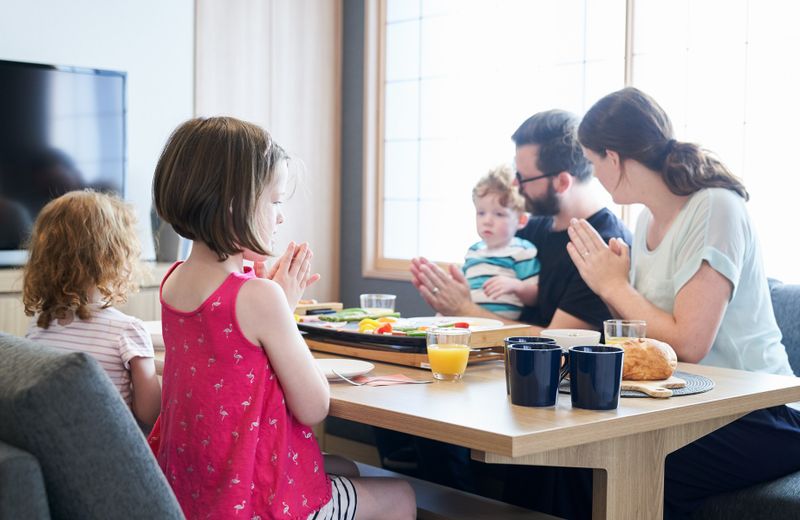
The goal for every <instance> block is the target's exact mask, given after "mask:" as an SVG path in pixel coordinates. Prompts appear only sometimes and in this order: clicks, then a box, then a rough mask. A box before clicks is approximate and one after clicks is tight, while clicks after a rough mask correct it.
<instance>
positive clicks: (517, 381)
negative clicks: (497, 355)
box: [508, 343, 569, 406]
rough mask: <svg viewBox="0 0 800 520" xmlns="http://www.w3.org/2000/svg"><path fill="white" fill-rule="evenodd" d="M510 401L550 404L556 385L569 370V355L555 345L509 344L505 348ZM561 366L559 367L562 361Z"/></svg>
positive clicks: (556, 392) (556, 394)
mask: <svg viewBox="0 0 800 520" xmlns="http://www.w3.org/2000/svg"><path fill="white" fill-rule="evenodd" d="M508 355H509V374H510V386H511V403H512V404H516V405H519V406H553V405H555V404H556V397H557V396H558V384H559V383H560V382H561V380H562V379H563V378H564V377H565V376H566V375H567V372H568V371H569V356H568V354H567V353H566V352H564V351H563V350H561V347H559V346H558V345H556V344H547V343H513V344H511V345H509V347H508ZM564 358H566V361H565V362H564V368H561V364H562V360H564Z"/></svg>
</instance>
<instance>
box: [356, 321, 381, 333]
mask: <svg viewBox="0 0 800 520" xmlns="http://www.w3.org/2000/svg"><path fill="white" fill-rule="evenodd" d="M378 327H380V323H378V324H376V323H364V324H363V325H359V326H358V332H360V333H362V334H364V333H366V332H372V331H374V330H375V329H377V328H378Z"/></svg>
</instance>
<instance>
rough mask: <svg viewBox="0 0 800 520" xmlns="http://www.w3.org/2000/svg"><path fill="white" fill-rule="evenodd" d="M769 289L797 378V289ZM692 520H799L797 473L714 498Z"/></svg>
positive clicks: (799, 341)
mask: <svg viewBox="0 0 800 520" xmlns="http://www.w3.org/2000/svg"><path fill="white" fill-rule="evenodd" d="M769 285H770V291H771V293H772V306H773V308H774V310H775V319H776V320H777V321H778V327H780V329H781V333H782V334H783V344H784V346H786V352H787V354H788V355H789V363H790V364H791V365H792V370H794V373H795V375H797V376H800V285H788V284H784V283H781V282H779V281H777V280H770V281H769ZM694 517H695V518H697V519H706V520H723V519H724V520H731V519H736V518H741V519H747V520H774V519H776V518H800V472H797V473H792V474H790V475H786V476H785V477H782V478H779V479H777V480H773V481H772V482H766V483H764V484H758V485H756V486H752V487H749V488H747V489H743V490H740V491H735V492H732V493H725V494H723V495H719V496H716V497H713V498H711V499H709V500H708V501H706V503H705V504H704V505H703V507H702V508H701V509H700V510H699V511H697V512H696V513H695V515H694Z"/></svg>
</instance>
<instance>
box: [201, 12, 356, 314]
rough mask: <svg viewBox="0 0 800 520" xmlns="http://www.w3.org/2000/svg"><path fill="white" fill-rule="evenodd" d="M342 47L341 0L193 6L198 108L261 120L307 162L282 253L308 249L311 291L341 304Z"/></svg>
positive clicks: (281, 237) (281, 234)
mask: <svg viewBox="0 0 800 520" xmlns="http://www.w3.org/2000/svg"><path fill="white" fill-rule="evenodd" d="M340 48H341V5H340V2H334V1H328V0H325V1H319V0H290V1H287V0H225V1H224V2H223V1H220V0H198V2H197V104H196V107H197V113H198V115H203V116H212V115H222V114H224V115H231V116H235V117H240V118H242V119H246V120H249V121H252V122H254V123H257V124H259V125H261V126H263V127H264V128H266V129H267V130H268V131H269V132H270V133H271V134H272V136H273V137H274V138H275V140H276V141H277V142H278V143H280V145H281V146H283V147H284V148H285V149H286V151H287V152H288V153H289V155H290V156H292V158H293V159H294V161H293V164H296V165H298V166H300V165H302V166H300V167H298V168H297V169H296V170H295V171H296V172H297V173H298V180H299V183H298V187H297V188H298V189H297V191H296V192H295V194H294V196H293V197H291V198H290V199H289V200H287V201H286V205H285V206H284V214H285V216H286V222H285V223H284V224H283V225H282V226H281V227H280V228H279V230H278V244H277V246H276V249H277V253H280V252H282V251H283V250H284V248H285V247H286V244H287V243H288V242H289V241H290V240H295V241H307V242H308V243H309V244H310V245H311V248H312V250H313V251H314V260H313V264H312V268H313V270H314V271H315V272H319V273H320V274H321V275H322V279H321V280H320V281H319V282H318V283H316V284H315V285H313V286H312V287H310V288H309V290H308V291H307V292H306V297H310V298H317V299H319V300H324V301H332V300H333V301H338V300H339V236H340V231H339V199H340V193H339V180H340V175H339V143H340V139H339V134H340V108H339V107H340V98H341V86H340V83H341V79H340V72H339V70H340V63H341V59H340ZM351 232H357V233H360V232H361V231H360V230H356V231H351ZM354 254H356V255H358V254H360V253H359V252H356V253H354Z"/></svg>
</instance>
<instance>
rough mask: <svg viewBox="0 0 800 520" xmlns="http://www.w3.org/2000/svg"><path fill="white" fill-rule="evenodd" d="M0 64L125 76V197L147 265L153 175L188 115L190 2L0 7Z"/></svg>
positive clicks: (14, 0)
mask: <svg viewBox="0 0 800 520" xmlns="http://www.w3.org/2000/svg"><path fill="white" fill-rule="evenodd" d="M0 59H5V60H14V61H29V62H35V63H46V64H58V65H74V66H80V67H89V68H99V69H112V70H120V71H125V72H127V73H128V85H127V87H128V179H127V182H126V184H127V186H126V188H127V189H126V193H127V199H128V200H129V201H131V202H132V203H133V204H134V205H135V206H136V209H137V211H138V213H139V222H140V228H141V231H140V237H141V239H142V246H143V250H144V253H145V257H146V258H153V256H154V253H153V241H152V237H151V232H150V206H151V199H152V197H151V183H152V178H153V170H154V169H155V165H156V161H157V160H158V155H159V154H160V152H161V147H162V146H163V144H164V142H165V141H166V138H167V136H168V135H169V133H170V132H171V131H172V129H174V128H175V127H176V126H177V125H178V124H179V123H180V122H181V121H184V120H185V119H188V118H190V117H192V115H193V109H194V1H193V0H168V1H163V0H162V1H160V0H126V1H123V0H70V1H66V2H65V1H60V0H24V1H19V0H0Z"/></svg>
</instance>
